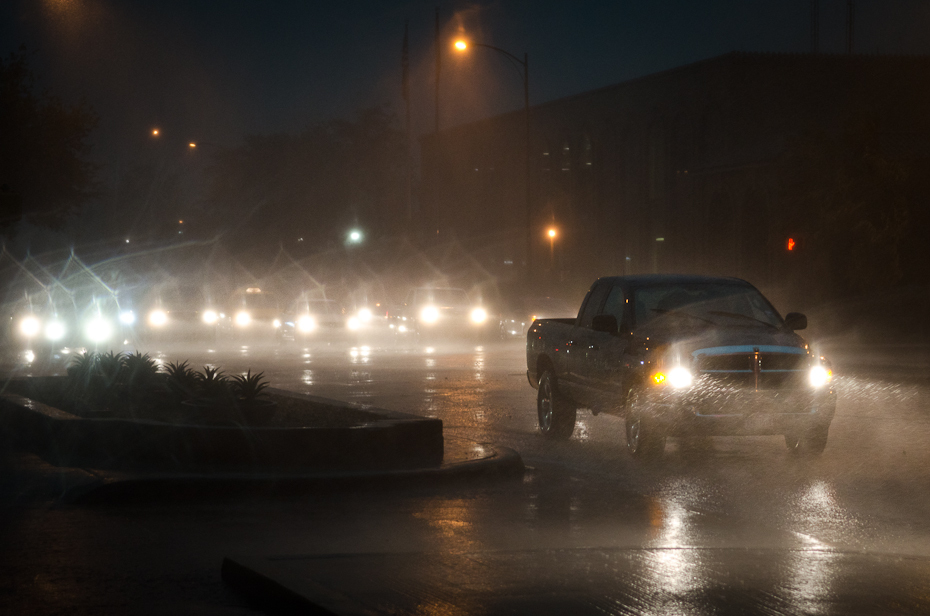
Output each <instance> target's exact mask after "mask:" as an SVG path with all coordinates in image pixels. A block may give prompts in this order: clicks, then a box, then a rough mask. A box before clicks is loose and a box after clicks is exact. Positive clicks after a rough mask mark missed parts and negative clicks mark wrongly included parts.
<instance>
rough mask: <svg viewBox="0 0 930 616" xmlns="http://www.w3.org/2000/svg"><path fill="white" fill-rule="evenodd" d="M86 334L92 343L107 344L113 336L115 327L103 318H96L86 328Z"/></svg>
mask: <svg viewBox="0 0 930 616" xmlns="http://www.w3.org/2000/svg"><path fill="white" fill-rule="evenodd" d="M84 334H85V335H87V339H88V340H90V341H91V342H105V341H107V340H109V339H110V336H112V335H113V326H112V325H110V322H109V321H107V320H106V319H104V318H103V317H94V318H93V319H91V320H90V321H88V322H87V325H86V326H85V327H84Z"/></svg>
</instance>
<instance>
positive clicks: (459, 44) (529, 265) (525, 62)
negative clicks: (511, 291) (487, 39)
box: [455, 39, 533, 283]
mask: <svg viewBox="0 0 930 616" xmlns="http://www.w3.org/2000/svg"><path fill="white" fill-rule="evenodd" d="M469 45H473V46H475V47H484V48H486V49H493V50H494V51H496V52H498V53H502V54H504V55H505V56H506V57H507V59H509V60H510V61H511V62H513V63H514V64H515V65H516V66H518V67H519V68H522V69H523V116H524V121H525V124H526V126H525V135H524V139H525V140H524V146H525V148H524V155H525V157H526V169H525V178H524V181H525V183H526V186H525V187H524V189H525V193H526V194H525V195H524V198H525V207H526V281H527V282H528V283H529V282H531V281H532V280H533V212H532V206H531V202H530V59H529V55H528V54H527V53H525V52H524V54H523V59H522V60H521V59H520V58H518V57H517V56H515V55H513V54H512V53H510V52H509V51H505V50H503V49H501V48H500V47H495V46H494V45H487V44H485V43H470V42H468V41H465V40H464V39H459V40H457V41H455V48H456V49H457V50H459V51H465V50H466V49H468V46H469Z"/></svg>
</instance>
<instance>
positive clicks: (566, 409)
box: [536, 370, 575, 440]
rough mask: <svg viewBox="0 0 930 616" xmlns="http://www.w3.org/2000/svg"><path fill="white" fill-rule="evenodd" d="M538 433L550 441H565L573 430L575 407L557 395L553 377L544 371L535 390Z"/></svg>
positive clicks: (557, 390)
mask: <svg viewBox="0 0 930 616" xmlns="http://www.w3.org/2000/svg"><path fill="white" fill-rule="evenodd" d="M536 414H537V416H538V418H539V432H540V433H541V434H542V435H543V436H545V437H547V438H551V439H559V440H565V439H567V438H569V437H570V436H571V435H572V432H573V431H574V430H575V407H574V406H572V405H571V404H569V403H568V401H567V400H565V398H563V397H562V396H561V394H559V388H558V384H557V383H556V379H555V376H554V375H553V374H552V373H551V372H550V371H549V370H546V371H545V372H543V374H542V377H541V378H540V379H539V388H538V389H537V390H536Z"/></svg>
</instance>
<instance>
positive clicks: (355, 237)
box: [349, 229, 363, 244]
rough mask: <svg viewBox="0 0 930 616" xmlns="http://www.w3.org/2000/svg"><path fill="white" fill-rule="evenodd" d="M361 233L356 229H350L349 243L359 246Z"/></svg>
mask: <svg viewBox="0 0 930 616" xmlns="http://www.w3.org/2000/svg"><path fill="white" fill-rule="evenodd" d="M362 237H363V235H362V232H361V231H359V230H358V229H352V230H351V231H349V243H350V244H360V243H361V242H362Z"/></svg>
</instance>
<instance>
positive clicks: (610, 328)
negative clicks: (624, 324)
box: [591, 314, 619, 334]
mask: <svg viewBox="0 0 930 616" xmlns="http://www.w3.org/2000/svg"><path fill="white" fill-rule="evenodd" d="M591 329H593V330H594V331H596V332H605V333H608V334H616V333H617V331H618V329H619V328H618V327H617V317H615V316H614V315H612V314H598V315H595V316H594V318H593V319H591Z"/></svg>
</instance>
